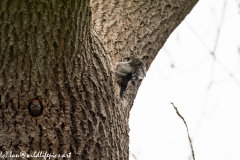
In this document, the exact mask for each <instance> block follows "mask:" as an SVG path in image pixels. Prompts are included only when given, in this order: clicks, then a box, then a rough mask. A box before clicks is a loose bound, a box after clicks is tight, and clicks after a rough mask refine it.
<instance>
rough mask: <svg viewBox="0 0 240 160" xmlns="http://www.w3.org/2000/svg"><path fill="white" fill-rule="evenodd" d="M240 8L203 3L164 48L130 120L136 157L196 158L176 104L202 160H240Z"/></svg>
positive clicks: (219, 1)
mask: <svg viewBox="0 0 240 160" xmlns="http://www.w3.org/2000/svg"><path fill="white" fill-rule="evenodd" d="M239 3H240V1H238V0H200V1H199V3H198V4H197V5H196V6H195V8H194V9H193V10H192V12H191V13H190V14H189V15H188V16H187V17H186V18H185V20H184V21H183V22H182V23H181V24H180V25H179V26H178V27H177V29H176V30H175V31H174V32H173V33H172V34H171V36H170V37H169V39H168V40H167V42H166V43H165V45H164V47H163V48H162V49H161V50H160V51H159V53H158V56H157V57H156V59H155V60H154V62H153V63H152V65H151V68H150V69H149V70H148V72H147V76H146V78H145V79H144V81H143V83H142V85H141V87H140V89H139V92H138V95H137V98H136V99H135V102H134V106H133V109H132V111H131V115H130V151H131V152H132V153H133V154H134V155H135V156H136V157H137V160H190V157H191V149H190V144H189V141H188V137H187V132H186V128H185V125H184V123H183V121H182V120H181V119H180V118H179V117H178V116H177V114H176V112H175V110H174V109H173V107H172V105H171V104H170V102H173V103H174V104H175V106H176V107H178V110H179V112H180V113H181V115H182V116H183V117H184V118H185V120H186V122H187V124H188V128H189V132H190V136H191V138H192V140H193V148H194V151H195V159H196V160H240V116H239V115H240V51H239V50H240V5H239ZM224 4H226V5H224ZM224 6H225V7H224ZM223 15H224V16H223ZM219 26H221V27H220V32H219V35H218V28H219ZM217 35H218V37H219V38H218V40H217V41H216V37H217ZM216 42H217V43H216ZM215 44H217V45H216V47H215ZM214 48H215V57H216V59H214V58H213V56H212V55H211V54H210V51H213V50H214ZM172 65H174V67H173V68H172V67H171V66H172ZM130 160H134V158H133V157H131V156H130Z"/></svg>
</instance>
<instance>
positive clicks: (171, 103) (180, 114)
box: [171, 103, 195, 160]
mask: <svg viewBox="0 0 240 160" xmlns="http://www.w3.org/2000/svg"><path fill="white" fill-rule="evenodd" d="M171 104H172V105H173V107H174V109H175V110H176V113H177V115H178V116H179V117H180V118H181V119H182V120H183V122H184V124H185V126H186V128H187V134H188V140H189V143H190V146H191V150H192V157H193V160H195V156H194V150H193V146H192V141H191V138H190V135H189V132H188V126H187V123H186V121H185V120H184V118H183V116H182V115H181V114H180V113H179V112H178V109H177V107H175V105H174V104H173V103H171Z"/></svg>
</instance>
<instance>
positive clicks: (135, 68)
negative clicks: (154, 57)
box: [115, 57, 146, 98]
mask: <svg viewBox="0 0 240 160" xmlns="http://www.w3.org/2000/svg"><path fill="white" fill-rule="evenodd" d="M115 75H116V78H117V82H118V83H119V86H120V97H121V98H123V94H124V91H125V90H126V88H127V85H128V82H129V81H131V82H132V85H133V87H134V89H136V82H137V81H138V80H139V79H143V78H144V77H145V76H146V67H145V65H144V63H143V62H142V61H141V60H140V59H139V58H134V57H126V58H124V59H123V60H122V62H120V63H118V64H117V67H116V70H115Z"/></svg>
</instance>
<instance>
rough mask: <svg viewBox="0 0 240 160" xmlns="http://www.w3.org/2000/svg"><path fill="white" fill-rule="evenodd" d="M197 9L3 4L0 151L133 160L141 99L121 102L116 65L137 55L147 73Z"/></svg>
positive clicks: (184, 4) (189, 2)
mask: <svg viewBox="0 0 240 160" xmlns="http://www.w3.org/2000/svg"><path fill="white" fill-rule="evenodd" d="M196 3H197V1H196V0H181V1H177V2H176V1H167V0H165V1H160V2H159V1H134V2H132V1H118V2H113V1H110V0H106V1H92V2H91V4H90V2H89V1H45V0H43V1H34V2H33V1H10V0H6V1H1V5H0V7H1V10H0V13H1V46H0V48H1V54H0V111H1V112H0V113H1V114H0V121H1V123H0V150H1V151H9V150H11V151H13V152H14V153H19V152H20V151H26V152H28V153H31V152H33V151H47V152H49V153H53V152H54V153H59V154H63V153H68V152H71V153H72V157H74V158H75V159H76V158H78V159H128V154H129V151H128V144H129V137H128V132H129V127H128V118H129V112H130V109H131V106H132V104H133V101H134V98H135V96H136V93H135V92H134V91H133V90H132V89H131V87H129V88H128V89H127V92H126V94H125V96H124V99H123V100H121V99H120V97H119V87H118V85H117V83H116V81H115V76H114V69H115V67H116V63H117V62H118V61H120V60H121V59H122V57H126V56H130V55H134V56H135V57H139V58H140V59H142V60H143V61H144V63H145V64H146V66H147V68H148V67H149V66H150V64H151V62H152V61H153V59H154V57H155V56H156V54H157V52H158V51H159V49H160V48H161V47H162V46H163V44H164V42H165V41H166V39H167V38H168V36H169V35H170V33H171V32H172V31H173V30H174V29H175V28H176V26H177V25H178V24H179V23H180V22H181V21H182V20H183V19H184V17H185V16H186V15H187V14H188V13H189V12H190V10H191V9H192V8H193V6H194V5H195V4H196ZM33 99H38V100H40V101H41V103H42V106H43V114H42V115H41V116H39V117H36V118H35V117H32V116H31V115H30V114H29V112H28V105H29V103H30V102H31V101H32V100H33Z"/></svg>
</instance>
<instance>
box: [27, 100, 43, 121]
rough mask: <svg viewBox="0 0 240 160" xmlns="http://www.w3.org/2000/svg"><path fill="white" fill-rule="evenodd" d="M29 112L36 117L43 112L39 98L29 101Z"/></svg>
mask: <svg viewBox="0 0 240 160" xmlns="http://www.w3.org/2000/svg"><path fill="white" fill-rule="evenodd" d="M28 110H29V113H30V114H31V115H32V116H33V117H37V116H40V115H41V114H42V112H43V107H42V105H41V103H40V101H39V100H37V99H34V100H32V101H31V103H30V105H29V107H28Z"/></svg>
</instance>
